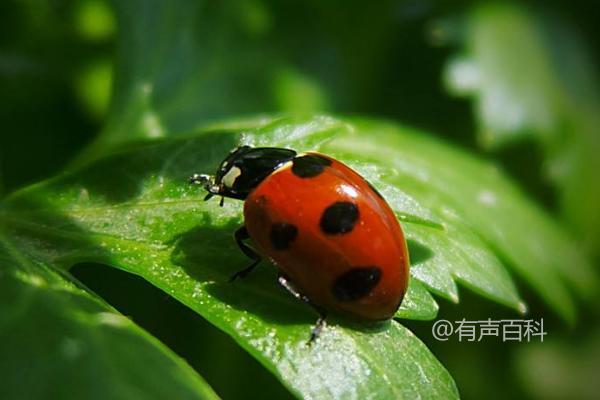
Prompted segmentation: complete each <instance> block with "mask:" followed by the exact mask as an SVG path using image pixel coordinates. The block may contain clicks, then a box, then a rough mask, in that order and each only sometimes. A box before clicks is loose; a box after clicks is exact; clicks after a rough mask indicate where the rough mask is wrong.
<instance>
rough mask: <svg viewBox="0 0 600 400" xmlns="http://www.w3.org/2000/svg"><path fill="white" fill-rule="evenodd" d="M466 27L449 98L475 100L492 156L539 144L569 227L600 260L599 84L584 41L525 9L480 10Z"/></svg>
mask: <svg viewBox="0 0 600 400" xmlns="http://www.w3.org/2000/svg"><path fill="white" fill-rule="evenodd" d="M467 21H468V22H467V24H466V29H465V30H466V32H465V39H464V43H463V47H464V49H463V54H462V55H460V56H457V57H455V58H454V59H453V60H452V61H451V62H450V63H449V65H448V68H447V73H446V76H447V79H446V80H447V83H448V86H449V88H450V90H451V91H452V92H453V93H455V94H458V95H463V96H469V97H472V98H473V101H474V108H475V116H476V118H477V121H478V125H479V136H480V142H481V143H482V144H483V145H484V146H486V147H487V148H493V149H497V148H499V147H502V146H506V145H508V144H510V143H512V142H515V141H518V140H523V139H525V138H533V140H535V141H536V142H538V143H539V145H540V147H541V148H542V150H543V152H544V156H545V159H546V163H545V165H544V170H545V172H546V176H547V177H549V178H550V180H551V181H552V182H553V183H554V184H555V185H556V186H557V187H558V188H559V190H560V207H561V208H562V212H563V215H564V217H565V219H566V221H567V222H568V223H569V224H570V225H571V226H572V228H573V229H574V230H575V231H576V232H578V233H579V234H580V235H583V236H584V237H585V238H586V246H587V251H588V253H594V254H595V253H597V251H598V249H599V248H600V247H599V246H598V244H600V228H599V227H600V208H599V207H598V204H600V184H599V183H598V179H595V174H596V173H597V171H599V170H600V159H599V158H598V157H596V154H598V152H599V151H600V131H599V128H598V126H600V117H599V115H598V112H597V110H598V109H599V108H600V82H599V81H598V74H597V71H596V70H595V69H594V65H593V63H592V61H591V59H590V58H589V56H588V52H587V51H585V49H584V44H583V42H582V40H581V39H580V38H579V37H578V35H577V33H576V31H575V30H574V29H572V28H571V27H570V26H569V25H568V24H566V23H565V22H564V21H562V20H560V19H558V18H556V17H553V16H548V15H545V14H541V15H540V14H536V13H534V11H533V10H529V9H526V8H525V7H523V6H520V5H506V4H502V5H499V4H494V5H484V6H481V7H476V8H474V10H473V11H472V12H471V13H470V14H469V15H468V19H467Z"/></svg>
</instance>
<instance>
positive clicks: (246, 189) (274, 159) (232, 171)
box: [190, 146, 296, 200]
mask: <svg viewBox="0 0 600 400" xmlns="http://www.w3.org/2000/svg"><path fill="white" fill-rule="evenodd" d="M295 156H296V152H295V151H294V150H290V149H282V148H277V147H250V146H240V147H237V148H235V149H234V150H233V151H231V153H229V155H228V156H227V157H225V159H224V160H223V161H222V162H221V164H220V165H219V168H218V169H217V172H216V174H215V176H214V177H212V176H209V175H193V176H192V177H191V178H190V182H191V183H199V184H203V185H204V188H205V189H206V190H207V191H208V195H207V196H206V198H205V200H208V199H210V198H211V197H212V196H214V195H217V196H222V197H230V198H233V199H240V200H244V199H245V198H246V197H247V196H248V194H249V193H250V192H251V191H252V190H253V189H254V188H255V187H256V186H258V185H259V184H260V183H261V182H262V181H263V179H265V178H266V177H267V176H268V175H270V174H271V173H272V172H273V171H275V170H276V169H277V168H279V167H280V166H281V165H282V164H284V163H286V162H287V161H290V160H291V159H293V158H294V157H295Z"/></svg>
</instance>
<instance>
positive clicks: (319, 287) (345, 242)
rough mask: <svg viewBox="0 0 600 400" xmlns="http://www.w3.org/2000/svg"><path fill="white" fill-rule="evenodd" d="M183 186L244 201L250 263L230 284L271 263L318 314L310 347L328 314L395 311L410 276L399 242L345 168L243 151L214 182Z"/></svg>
mask: <svg viewBox="0 0 600 400" xmlns="http://www.w3.org/2000/svg"><path fill="white" fill-rule="evenodd" d="M190 182H192V183H197V184H202V185H204V187H205V189H206V190H207V191H208V194H207V196H206V197H205V200H208V199H209V198H210V197H212V196H214V195H218V196H221V197H222V198H221V201H222V200H223V198H225V197H229V198H234V199H239V200H245V203H244V225H243V226H242V227H241V228H239V229H238V230H237V231H236V232H235V240H236V242H237V244H238V245H239V247H240V249H241V250H242V251H243V252H244V253H245V254H246V255H247V256H248V257H250V258H251V259H252V260H253V261H252V263H251V265H250V266H248V267H247V268H245V269H243V270H241V271H239V272H237V273H236V274H235V275H234V276H233V277H232V280H233V279H235V278H237V277H244V276H246V275H247V274H248V273H249V272H250V271H252V269H254V267H256V265H257V264H258V263H259V262H260V260H261V258H262V257H265V258H267V259H269V260H270V261H271V262H272V263H273V264H274V265H276V266H277V267H278V269H279V283H280V284H281V285H282V286H283V287H284V288H286V289H287V290H288V291H289V292H290V293H292V294H293V295H294V296H295V297H297V298H299V299H302V300H304V301H305V302H307V303H308V304H310V305H312V306H313V307H314V308H315V309H316V310H317V312H318V313H319V319H318V321H317V324H316V326H315V328H314V329H313V331H312V334H311V339H310V341H311V342H312V341H313V340H314V339H315V338H316V337H317V335H318V334H319V332H320V331H321V330H322V328H323V326H324V324H325V317H326V313H327V312H328V311H332V312H335V313H339V314H343V315H346V316H349V317H351V318H355V319H360V320H369V321H380V320H387V319H390V318H392V317H393V315H394V313H395V312H396V310H397V309H398V307H399V306H400V303H401V302H402V298H403V297H404V294H405V293H406V289H407V285H408V278H409V259H408V249H407V247H406V241H405V240H404V234H403V232H402V229H401V227H400V224H399V223H398V220H397V219H396V217H395V215H394V213H393V211H392V210H391V208H390V206H389V205H388V203H387V202H386V201H385V199H384V198H383V196H381V194H380V193H379V192H378V191H377V189H375V188H374V187H373V186H372V185H371V184H370V183H369V182H367V181H366V180H365V179H364V178H363V177H362V176H360V175H359V174H358V173H357V172H355V171H354V170H352V169H351V168H349V167H348V166H346V165H344V164H342V163H341V162H339V161H337V160H335V159H333V158H331V157H328V156H326V155H323V154H319V153H314V152H308V153H301V154H299V153H297V152H296V151H294V150H290V149H284V148H274V147H257V148H253V147H250V146H241V147H238V148H236V149H234V150H233V151H232V152H231V153H230V154H229V155H228V156H227V157H226V158H225V159H224V160H223V162H222V163H221V165H220V166H219V168H218V170H217V173H216V174H215V176H214V177H212V176H208V175H194V176H192V177H191V178H190ZM247 239H251V241H252V244H253V246H254V247H250V246H248V244H246V243H245V241H246V240H247Z"/></svg>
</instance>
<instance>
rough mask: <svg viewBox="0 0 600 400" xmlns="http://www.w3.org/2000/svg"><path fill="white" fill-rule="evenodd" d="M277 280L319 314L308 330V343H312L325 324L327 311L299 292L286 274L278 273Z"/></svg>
mask: <svg viewBox="0 0 600 400" xmlns="http://www.w3.org/2000/svg"><path fill="white" fill-rule="evenodd" d="M277 280H278V281H279V284H280V285H281V286H282V287H283V288H284V289H285V290H287V291H288V292H289V293H290V294H291V295H292V296H294V297H295V298H297V299H299V300H302V301H303V302H305V303H306V304H308V305H309V306H311V307H312V308H313V309H314V310H315V311H316V312H317V313H318V314H319V319H317V322H316V323H315V326H314V328H313V329H312V330H311V332H310V339H308V344H309V345H310V344H312V343H313V342H314V341H315V340H316V339H317V338H318V337H319V335H320V334H321V331H322V330H323V328H324V327H325V325H326V321H325V320H326V318H327V313H326V312H325V310H324V309H323V308H321V307H319V306H318V305H316V304H315V303H313V302H312V301H310V299H309V298H308V297H306V296H305V295H303V294H302V293H300V292H299V291H298V289H296V287H295V286H294V284H293V283H292V282H291V281H290V279H289V278H288V277H287V276H285V275H283V274H279V278H278V279H277Z"/></svg>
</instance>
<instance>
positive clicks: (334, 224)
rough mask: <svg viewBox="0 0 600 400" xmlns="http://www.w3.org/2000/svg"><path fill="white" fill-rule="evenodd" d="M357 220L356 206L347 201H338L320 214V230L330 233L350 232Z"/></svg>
mask: <svg viewBox="0 0 600 400" xmlns="http://www.w3.org/2000/svg"><path fill="white" fill-rule="evenodd" d="M356 221H358V206H357V205H356V204H354V203H351V202H349V201H338V202H335V203H333V204H332V205H330V206H329V207H327V208H326V209H325V211H324V212H323V215H321V222H320V225H321V230H322V231H323V232H325V233H328V234H330V235H340V234H343V233H348V232H350V231H351V230H352V229H353V228H354V225H355V224H356Z"/></svg>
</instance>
